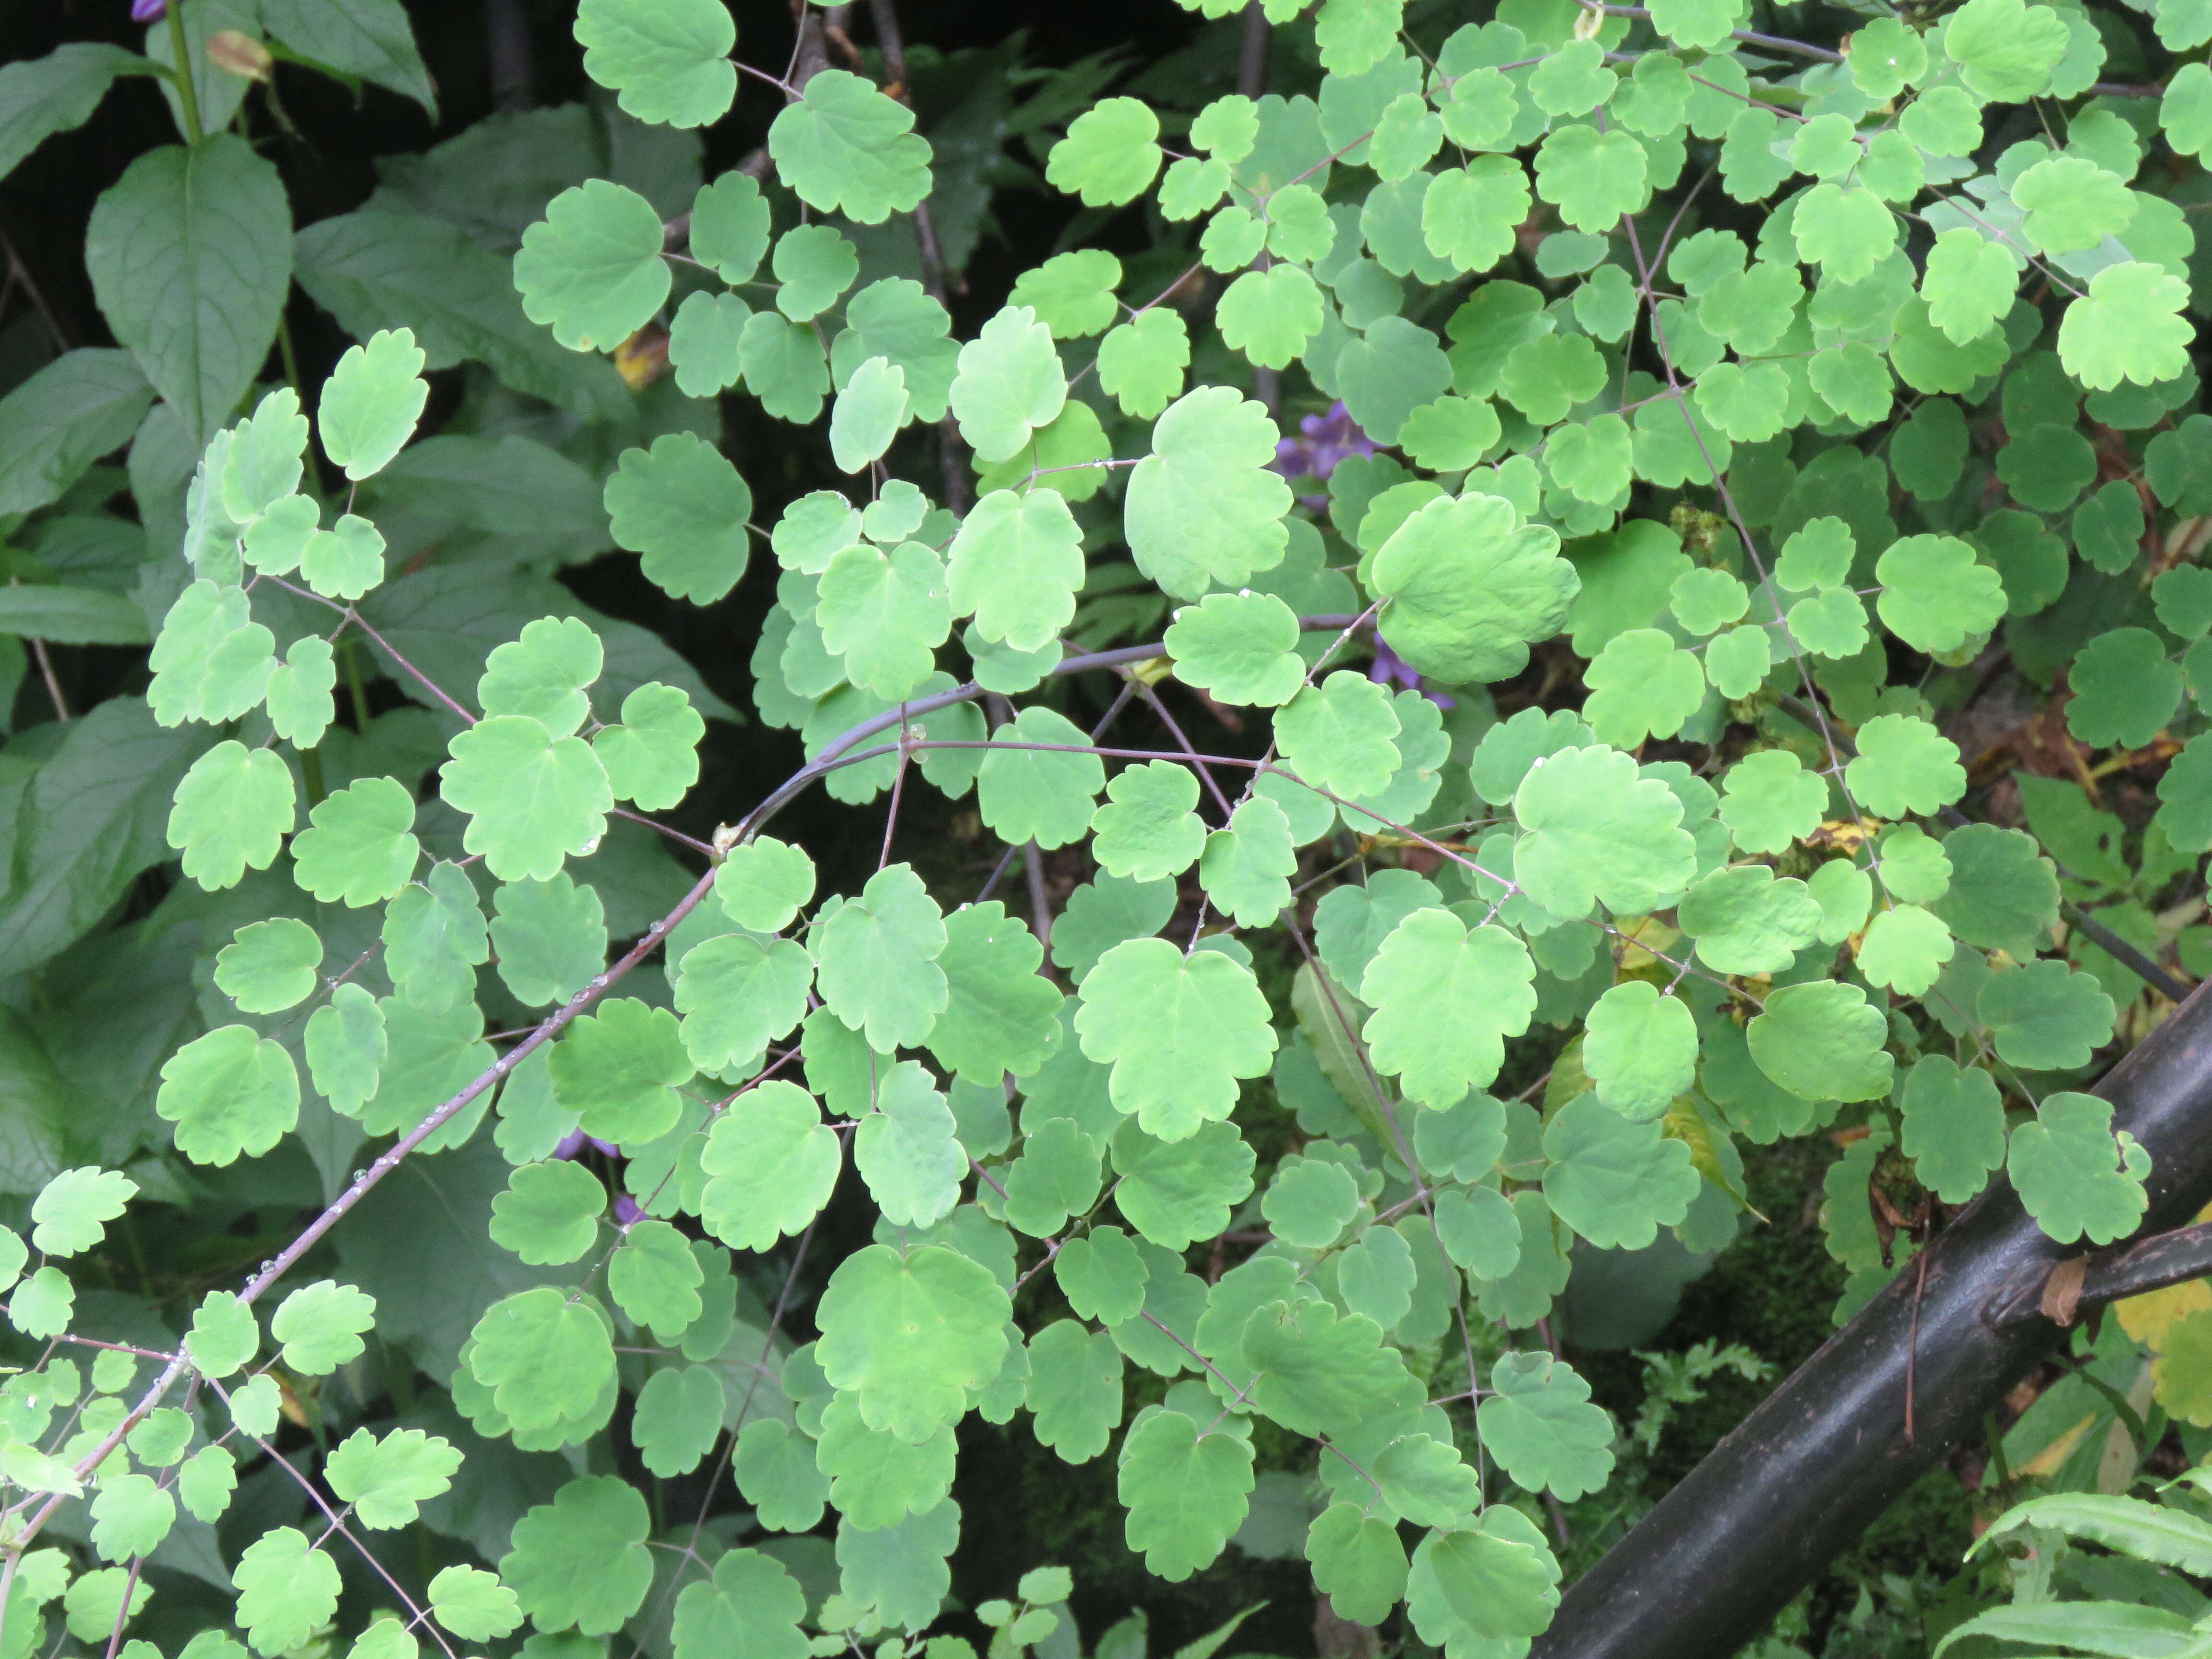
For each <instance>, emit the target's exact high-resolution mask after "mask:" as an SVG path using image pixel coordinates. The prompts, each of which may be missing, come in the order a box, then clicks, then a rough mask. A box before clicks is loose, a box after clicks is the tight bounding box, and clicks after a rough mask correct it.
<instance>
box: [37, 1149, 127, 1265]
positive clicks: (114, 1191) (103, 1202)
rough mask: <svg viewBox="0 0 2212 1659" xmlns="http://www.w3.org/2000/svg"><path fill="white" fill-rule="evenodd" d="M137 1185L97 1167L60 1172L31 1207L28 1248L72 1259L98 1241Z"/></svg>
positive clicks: (117, 1173)
mask: <svg viewBox="0 0 2212 1659" xmlns="http://www.w3.org/2000/svg"><path fill="white" fill-rule="evenodd" d="M137 1192H138V1183H137V1182H135V1181H133V1180H131V1177H130V1176H126V1175H125V1174H123V1173H122V1172H121V1171H119V1170H102V1169H100V1167H99V1166H98V1165H96V1164H94V1165H88V1166H86V1167H85V1168H82V1169H77V1170H63V1171H62V1172H61V1173H60V1174H59V1175H58V1176H55V1177H54V1178H53V1179H52V1181H49V1182H47V1183H46V1186H45V1187H44V1188H42V1189H40V1193H39V1195H38V1197H37V1198H36V1199H35V1200H33V1201H32V1204H31V1219H32V1220H33V1221H34V1222H36V1223H37V1224H38V1225H37V1226H36V1227H35V1228H33V1231H32V1233H31V1244H32V1247H33V1249H37V1250H40V1251H41V1252H43V1253H44V1254H46V1255H76V1254H77V1253H78V1252H79V1251H80V1250H88V1249H91V1248H92V1247H93V1246H94V1245H95V1244H97V1243H100V1237H101V1236H102V1235H103V1234H104V1233H105V1232H106V1224H107V1223H108V1222H111V1221H112V1220H114V1219H115V1218H116V1217H118V1216H119V1215H121V1214H122V1213H123V1211H124V1206H126V1205H127V1204H129V1203H130V1201H131V1199H133V1198H134V1197H136V1196H137Z"/></svg>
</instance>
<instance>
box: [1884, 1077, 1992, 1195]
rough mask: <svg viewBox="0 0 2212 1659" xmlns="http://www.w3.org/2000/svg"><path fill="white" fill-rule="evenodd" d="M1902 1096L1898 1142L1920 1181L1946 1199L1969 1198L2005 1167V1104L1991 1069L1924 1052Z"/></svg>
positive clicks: (1907, 1078) (1900, 1092)
mask: <svg viewBox="0 0 2212 1659" xmlns="http://www.w3.org/2000/svg"><path fill="white" fill-rule="evenodd" d="M1899 1097H1900V1099H1901V1101H1902V1103H1903V1104H1904V1108H1905V1121H1904V1126H1903V1129H1902V1133H1901V1138H1900V1140H1899V1145H1900V1146H1901V1147H1902V1149H1903V1151H1904V1152H1905V1156H1906V1157H1907V1158H1911V1160H1912V1171H1913V1174H1914V1175H1915V1176H1917V1177H1918V1178H1919V1181H1920V1183H1921V1185H1923V1186H1924V1187H1927V1188H1930V1189H1931V1190H1932V1191H1933V1192H1934V1193H1935V1194H1936V1197H1938V1198H1940V1199H1942V1200H1943V1201H1944V1202H1945V1203H1946V1204H1963V1203H1965V1202H1966V1200H1968V1199H1970V1198H1972V1197H1973V1196H1974V1194H1977V1193H1978V1192H1980V1191H1981V1190H1982V1188H1984V1186H1986V1185H1987V1184H1988V1183H1989V1177H1990V1171H1991V1170H1998V1169H2002V1168H2003V1167H2004V1161H2005V1120H2004V1103H2003V1102H2002V1100H2001V1099H2000V1098H1999V1097H1998V1094H1997V1085H1996V1080H1995V1079H1992V1078H1991V1077H1990V1074H1989V1073H1987V1072H1984V1071H1982V1070H1979V1069H1978V1068H1976V1067H1972V1066H1970V1067H1968V1068H1966V1070H1963V1071H1962V1070H1960V1067H1959V1066H1958V1064H1957V1063H1956V1062H1955V1061H1954V1060H1949V1059H1947V1058H1946V1057H1945V1056H1943V1055H1942V1054H1928V1055H1924V1056H1923V1057H1922V1058H1921V1059H1919V1060H1916V1061H1915V1062H1914V1063H1913V1066H1912V1069H1911V1072H1909V1073H1906V1074H1905V1086H1904V1088H1903V1089H1902V1090H1901V1091H1899Z"/></svg>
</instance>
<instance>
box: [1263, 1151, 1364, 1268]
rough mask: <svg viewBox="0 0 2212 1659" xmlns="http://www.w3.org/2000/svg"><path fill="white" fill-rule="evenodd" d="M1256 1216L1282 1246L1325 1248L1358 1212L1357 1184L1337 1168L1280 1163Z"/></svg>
mask: <svg viewBox="0 0 2212 1659" xmlns="http://www.w3.org/2000/svg"><path fill="white" fill-rule="evenodd" d="M1260 1212H1261V1215H1263V1216H1265V1217H1266V1218H1267V1225H1268V1228H1269V1230H1270V1231H1273V1234H1274V1235H1275V1237H1277V1238H1279V1239H1280V1240H1281V1241H1282V1242H1283V1243H1285V1244H1289V1245H1292V1246H1294V1247H1296V1248H1297V1249H1304V1250H1322V1249H1328V1247H1329V1246H1330V1245H1332V1244H1334V1243H1336V1241H1337V1240H1338V1239H1339V1238H1340V1237H1342V1235H1343V1232H1344V1230H1345V1229H1346V1227H1347V1226H1349V1225H1351V1224H1352V1218H1354V1217H1355V1216H1357V1215H1358V1212H1359V1185H1358V1182H1356V1181H1354V1180H1353V1179H1352V1172H1351V1171H1350V1170H1346V1168H1345V1167H1344V1166H1343V1165H1342V1164H1324V1163H1322V1162H1319V1161H1318V1160H1316V1159H1312V1158H1291V1159H1285V1161H1284V1162H1283V1163H1282V1164H1279V1165H1278V1166H1277V1168H1276V1170H1275V1178H1274V1179H1273V1181H1271V1182H1268V1183H1267V1192H1266V1194H1264V1195H1263V1196H1262V1197H1261V1200H1260Z"/></svg>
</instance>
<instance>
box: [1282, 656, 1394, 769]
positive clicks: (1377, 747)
mask: <svg viewBox="0 0 2212 1659" xmlns="http://www.w3.org/2000/svg"><path fill="white" fill-rule="evenodd" d="M1398 732H1399V725H1398V715H1397V711H1396V710H1395V708H1393V707H1392V706H1391V702H1390V694H1389V691H1388V690H1386V689H1385V688H1383V686H1380V685H1377V684H1375V682H1374V681H1372V680H1370V679H1369V678H1367V677H1366V676H1365V675H1364V674H1361V673H1358V672H1357V671H1353V670H1351V669H1340V670H1338V671H1336V672H1335V673H1333V674H1331V675H1329V676H1328V678H1326V679H1324V680H1322V681H1321V682H1320V683H1319V684H1315V685H1309V686H1307V687H1305V688H1304V690H1301V691H1299V693H1298V694H1297V696H1294V697H1292V698H1291V701H1290V702H1288V703H1287V704H1285V706H1284V707H1283V708H1282V709H1281V710H1280V711H1279V712H1278V713H1277V714H1276V715H1275V742H1276V744H1277V745H1278V746H1279V748H1280V749H1281V750H1282V753H1283V758H1284V760H1285V762H1286V763H1288V764H1289V766H1290V767H1291V770H1293V771H1294V772H1296V773H1297V775H1298V776H1299V777H1300V778H1301V779H1303V780H1304V781H1305V782H1307V783H1310V784H1311V785H1313V786H1314V787H1316V789H1325V790H1328V791H1329V792H1330V793H1333V794H1339V795H1346V796H1355V797H1356V796H1361V795H1373V794H1378V793H1381V792H1382V791H1383V790H1384V789H1386V788H1388V787H1389V783H1390V779H1391V775H1392V774H1393V773H1395V771H1396V770H1397V769H1398V764H1399V754H1398V748H1397V744H1395V742H1393V741H1392V739H1394V738H1396V737H1397V735H1398Z"/></svg>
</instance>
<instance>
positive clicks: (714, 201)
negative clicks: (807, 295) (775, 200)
mask: <svg viewBox="0 0 2212 1659" xmlns="http://www.w3.org/2000/svg"><path fill="white" fill-rule="evenodd" d="M768 243H769V207H768V202H767V200H766V198H765V197H763V196H762V195H761V187H760V185H759V183H758V182H757V180H755V179H752V178H750V177H749V176H748V175H746V174H745V173H741V172H738V171H737V170H736V169H734V168H733V169H732V170H731V171H730V172H728V173H724V174H722V176H721V177H720V178H719V179H714V181H713V182H711V183H709V184H707V185H702V186H701V187H700V190H699V193H698V195H697V197H695V198H694V200H693V202H692V205H691V253H692V257H693V258H698V259H702V260H704V261H705V262H706V263H707V264H709V265H711V266H713V267H714V273H715V275H717V276H720V278H721V279H722V280H723V281H724V282H726V283H744V282H749V281H750V280H751V278H752V275H753V273H754V272H755V271H756V270H758V269H759V268H760V262H761V256H762V255H763V254H764V253H766V252H768Z"/></svg>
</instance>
